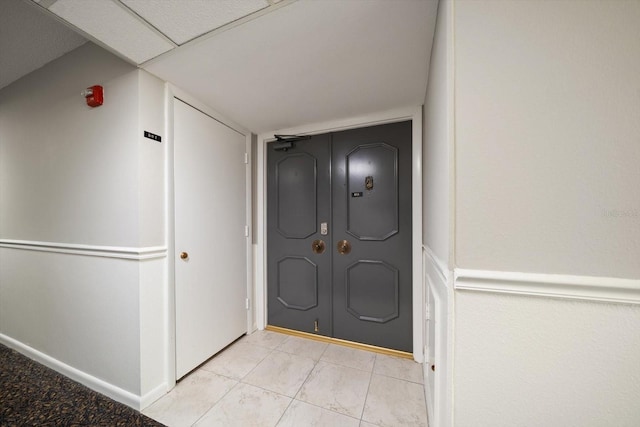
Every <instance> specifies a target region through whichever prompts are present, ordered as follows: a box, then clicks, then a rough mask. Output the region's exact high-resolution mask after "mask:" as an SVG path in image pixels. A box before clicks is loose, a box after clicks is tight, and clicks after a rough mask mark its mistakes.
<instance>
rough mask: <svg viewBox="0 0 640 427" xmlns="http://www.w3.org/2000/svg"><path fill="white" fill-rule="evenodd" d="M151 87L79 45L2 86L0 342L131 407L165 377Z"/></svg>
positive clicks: (161, 218)
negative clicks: (94, 95)
mask: <svg viewBox="0 0 640 427" xmlns="http://www.w3.org/2000/svg"><path fill="white" fill-rule="evenodd" d="M94 84H100V85H102V86H104V90H105V103H104V105H103V106H101V107H98V108H93V109H92V108H89V107H87V106H86V104H85V101H84V99H83V98H82V96H81V95H80V91H81V90H82V89H84V88H85V87H88V86H91V85H94ZM163 90H164V85H163V83H162V82H161V81H159V80H157V79H155V78H153V77H151V76H149V75H147V74H146V73H145V72H142V71H138V70H137V69H135V67H132V66H130V65H129V64H126V63H125V62H123V61H122V60H120V59H118V58H116V57H115V56H113V55H111V54H110V53H108V52H106V51H104V50H103V49H101V48H99V47H97V46H95V45H93V44H91V43H87V44H85V45H83V46H82V47H80V48H78V49H77V50H75V51H73V52H71V53H69V54H67V55H65V56H63V57H61V58H59V59H58V60H56V61H54V62H52V63H50V64H48V65H46V66H44V67H43V68H41V69H39V70H37V71H36V72H34V73H32V74H30V75H28V76H26V77H24V78H22V79H20V80H18V81H17V82H15V83H13V84H12V85H10V86H8V87H6V88H4V89H3V90H2V91H0V248H1V249H0V342H4V343H5V344H8V345H11V346H12V347H14V348H17V349H19V350H20V351H22V352H24V353H27V354H29V355H30V356H32V357H35V358H37V359H39V360H41V361H44V362H45V363H47V364H49V365H50V366H52V367H54V368H56V369H58V370H60V371H62V372H64V373H66V374H68V375H70V376H72V377H74V378H75V379H78V380H81V381H82V382H84V383H85V384H87V385H89V386H91V387H93V388H95V389H98V390H100V391H102V392H105V393H107V394H108V395H110V396H111V397H114V398H116V399H117V400H120V401H123V402H125V403H127V404H130V405H132V406H139V405H140V403H141V401H143V400H144V399H145V398H147V399H148V398H150V397H149V396H148V395H149V394H150V393H151V394H154V393H155V395H157V393H159V390H160V389H162V388H163V385H164V384H165V383H166V379H165V378H164V356H165V343H164V339H165V336H166V334H165V330H164V327H165V321H164V316H165V311H164V309H165V307H164V300H165V298H166V283H165V282H166V277H165V276H166V273H165V261H164V257H165V255H166V244H165V232H164V230H165V212H164V210H165V200H164V194H165V190H164V186H165V182H164V181H165V172H164V167H165V149H164V146H163V145H162V144H159V143H157V142H154V141H151V140H149V139H145V138H143V137H142V130H143V129H145V130H149V131H151V132H154V133H158V134H162V133H163V130H164V100H163ZM165 388H166V386H165ZM162 391H164V390H162Z"/></svg>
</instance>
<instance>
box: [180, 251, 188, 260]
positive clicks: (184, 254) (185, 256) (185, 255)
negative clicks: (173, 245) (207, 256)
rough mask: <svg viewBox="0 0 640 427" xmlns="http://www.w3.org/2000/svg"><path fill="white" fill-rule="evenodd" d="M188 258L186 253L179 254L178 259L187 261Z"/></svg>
mask: <svg viewBox="0 0 640 427" xmlns="http://www.w3.org/2000/svg"><path fill="white" fill-rule="evenodd" d="M187 258H189V254H188V253H186V252H180V259H187Z"/></svg>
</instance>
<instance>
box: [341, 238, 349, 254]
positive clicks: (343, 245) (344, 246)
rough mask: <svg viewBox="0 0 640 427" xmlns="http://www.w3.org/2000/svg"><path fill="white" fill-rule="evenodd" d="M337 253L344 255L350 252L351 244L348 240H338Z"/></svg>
mask: <svg viewBox="0 0 640 427" xmlns="http://www.w3.org/2000/svg"><path fill="white" fill-rule="evenodd" d="M338 252H339V253H340V255H346V254H348V253H349V252H351V243H349V241H348V240H340V241H339V242H338Z"/></svg>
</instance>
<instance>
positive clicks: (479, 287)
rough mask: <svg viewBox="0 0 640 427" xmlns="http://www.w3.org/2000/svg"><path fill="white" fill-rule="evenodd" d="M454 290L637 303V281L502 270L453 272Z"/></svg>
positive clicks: (639, 289)
mask: <svg viewBox="0 0 640 427" xmlns="http://www.w3.org/2000/svg"><path fill="white" fill-rule="evenodd" d="M454 276H455V281H454V288H455V289H456V290H465V291H475V292H494V293H506V294H518V295H528V296H538V297H551V298H567V299H577V300H590V301H602V302H615V303H626V304H640V280H635V279H619V278H613V277H592V276H570V275H560V274H536V273H517V272H504V271H486V270H465V269H456V270H455V271H454Z"/></svg>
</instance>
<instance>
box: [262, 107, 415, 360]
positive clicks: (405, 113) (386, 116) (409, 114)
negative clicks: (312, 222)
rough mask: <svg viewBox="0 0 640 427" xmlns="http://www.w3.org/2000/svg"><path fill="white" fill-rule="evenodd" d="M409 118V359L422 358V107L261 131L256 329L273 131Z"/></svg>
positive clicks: (310, 131) (315, 130)
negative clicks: (410, 286) (410, 131)
mask: <svg viewBox="0 0 640 427" xmlns="http://www.w3.org/2000/svg"><path fill="white" fill-rule="evenodd" d="M405 120H411V121H412V154H411V156H412V159H411V164H412V179H411V181H412V190H411V191H412V214H411V218H412V227H413V230H412V233H413V236H412V243H411V246H412V248H411V251H412V259H413V272H412V273H413V278H412V280H413V286H412V289H413V295H412V303H413V358H414V360H415V361H416V362H420V363H422V361H423V360H424V355H423V346H424V342H423V341H424V333H423V328H424V321H423V319H424V304H423V301H424V288H423V280H422V107H421V106H415V107H411V108H402V109H396V110H391V111H386V112H381V113H376V114H369V115H364V116H359V117H353V118H348V119H342V120H334V121H330V122H324V123H316V124H310V125H304V126H298V127H293V128H288V129H274V130H273V131H270V132H265V133H261V134H260V135H259V136H258V144H257V153H256V156H257V157H256V159H257V162H256V163H257V186H256V187H257V188H256V189H255V191H256V192H257V198H256V200H257V203H256V204H257V207H256V208H257V209H256V212H257V222H256V225H257V230H256V233H257V234H256V236H257V239H256V246H257V250H256V259H255V262H256V274H255V304H254V310H255V314H254V318H255V319H256V326H257V328H258V329H264V328H265V327H266V326H267V298H266V295H267V274H266V273H267V265H266V260H267V209H266V203H267V200H266V194H267V179H266V178H267V176H266V174H267V164H266V162H267V159H266V150H265V145H266V144H267V142H270V141H273V140H274V137H273V135H274V134H285V135H294V134H296V135H316V134H323V133H329V132H337V131H341V130H348V129H356V128H362V127H368V126H375V125H381V124H386V123H395V122H400V121H405Z"/></svg>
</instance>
